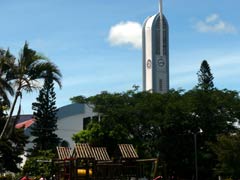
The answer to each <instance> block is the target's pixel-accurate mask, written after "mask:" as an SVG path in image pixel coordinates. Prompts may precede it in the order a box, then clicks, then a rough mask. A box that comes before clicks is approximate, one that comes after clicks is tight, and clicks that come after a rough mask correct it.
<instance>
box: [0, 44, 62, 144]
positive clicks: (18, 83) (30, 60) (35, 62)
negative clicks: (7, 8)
mask: <svg viewBox="0 0 240 180" xmlns="http://www.w3.org/2000/svg"><path fill="white" fill-rule="evenodd" d="M11 72H12V73H11V75H12V76H13V77H11V79H13V80H12V83H13V84H14V87H15V88H16V93H15V95H14V99H13V103H12V105H11V108H10V113H9V117H8V118H7V121H6V123H5V125H4V128H3V130H2V132H1V134H0V139H2V138H3V136H4V135H6V132H11V130H12V129H13V128H14V122H13V121H14V119H13V118H12V116H13V112H14V109H15V107H16V104H17V101H18V99H19V98H20V99H21V98H22V92H23V91H26V92H32V91H33V90H34V89H38V88H39V83H38V81H39V80H41V79H44V78H46V76H47V72H52V74H53V76H52V78H53V80H54V81H56V82H57V83H58V84H59V85H60V86H61V81H60V78H61V72H60V70H59V69H58V68H57V66H56V65H54V64H53V63H52V62H50V61H49V60H48V59H47V58H46V57H44V56H43V55H40V54H39V53H37V52H36V51H34V50H32V49H30V48H29V47H28V44H27V43H25V45H24V47H23V50H22V51H21V53H20V57H19V59H18V60H17V61H15V64H14V67H12V68H11ZM19 104H20V105H21V102H19ZM19 112H20V106H19Z"/></svg>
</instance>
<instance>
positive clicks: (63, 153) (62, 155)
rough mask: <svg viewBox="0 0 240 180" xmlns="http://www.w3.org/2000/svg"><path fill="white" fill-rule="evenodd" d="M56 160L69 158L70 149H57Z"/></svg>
mask: <svg viewBox="0 0 240 180" xmlns="http://www.w3.org/2000/svg"><path fill="white" fill-rule="evenodd" d="M57 153H58V159H59V160H65V159H69V158H71V148H69V147H57Z"/></svg>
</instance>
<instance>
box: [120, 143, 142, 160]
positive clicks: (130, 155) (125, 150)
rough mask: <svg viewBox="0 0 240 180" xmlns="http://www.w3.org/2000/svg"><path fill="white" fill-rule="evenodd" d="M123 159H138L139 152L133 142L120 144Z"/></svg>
mask: <svg viewBox="0 0 240 180" xmlns="http://www.w3.org/2000/svg"><path fill="white" fill-rule="evenodd" d="M118 148H119V150H120V152H121V156H122V158H123V159H138V158H139V157H138V154H137V152H136V150H135V149H134V147H133V145H132V144H118Z"/></svg>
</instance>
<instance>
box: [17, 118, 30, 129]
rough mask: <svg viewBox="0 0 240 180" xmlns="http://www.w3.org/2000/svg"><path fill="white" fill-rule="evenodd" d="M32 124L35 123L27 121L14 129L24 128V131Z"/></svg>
mask: <svg viewBox="0 0 240 180" xmlns="http://www.w3.org/2000/svg"><path fill="white" fill-rule="evenodd" d="M34 122H35V119H29V120H27V121H24V122H21V123H18V124H16V126H15V128H17V129H19V128H22V127H24V129H26V128H28V127H29V126H31V125H32V124H33V123H34Z"/></svg>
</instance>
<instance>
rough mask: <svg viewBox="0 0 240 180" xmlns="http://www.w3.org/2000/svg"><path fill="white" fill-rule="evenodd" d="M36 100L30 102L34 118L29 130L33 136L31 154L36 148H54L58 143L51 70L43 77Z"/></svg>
mask: <svg viewBox="0 0 240 180" xmlns="http://www.w3.org/2000/svg"><path fill="white" fill-rule="evenodd" d="M36 100H37V102H35V103H33V104H32V108H33V110H34V113H33V115H34V118H35V120H36V121H35V123H34V125H33V127H32V132H31V134H32V135H33V136H34V137H35V138H34V139H33V141H32V142H33V144H34V147H33V154H34V153H35V152H37V151H38V150H55V148H56V146H57V145H58V144H59V138H58V137H57V135H56V134H55V131H56V130H57V116H56V113H57V107H56V94H55V92H54V83H53V77H52V73H51V72H50V73H48V76H47V77H46V78H45V81H44V85H43V88H42V89H41V90H40V92H39V96H38V98H37V99H36Z"/></svg>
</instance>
